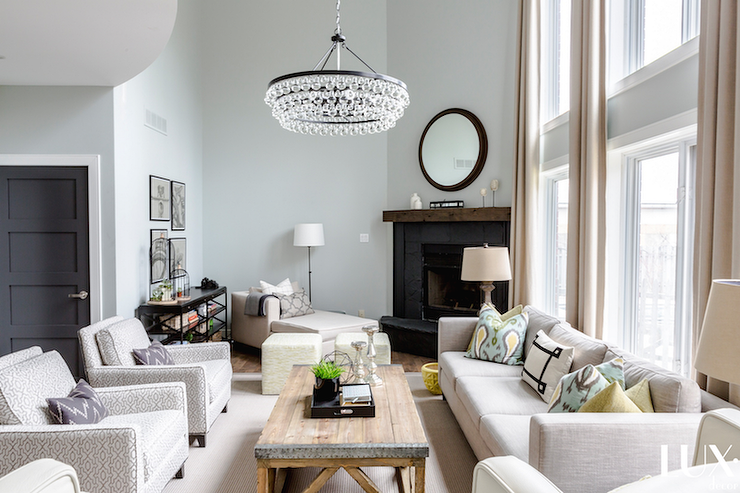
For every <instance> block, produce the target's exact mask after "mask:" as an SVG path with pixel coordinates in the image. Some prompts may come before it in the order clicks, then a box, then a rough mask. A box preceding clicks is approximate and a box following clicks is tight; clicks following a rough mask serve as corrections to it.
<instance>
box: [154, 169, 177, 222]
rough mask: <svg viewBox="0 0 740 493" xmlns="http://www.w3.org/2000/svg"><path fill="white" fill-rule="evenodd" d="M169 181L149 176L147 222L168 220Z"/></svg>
mask: <svg viewBox="0 0 740 493" xmlns="http://www.w3.org/2000/svg"><path fill="white" fill-rule="evenodd" d="M171 193H172V190H171V189H170V180H168V179H167V178H162V177H161V176H155V175H149V220H150V221H169V220H170V212H171V210H170V195H171Z"/></svg>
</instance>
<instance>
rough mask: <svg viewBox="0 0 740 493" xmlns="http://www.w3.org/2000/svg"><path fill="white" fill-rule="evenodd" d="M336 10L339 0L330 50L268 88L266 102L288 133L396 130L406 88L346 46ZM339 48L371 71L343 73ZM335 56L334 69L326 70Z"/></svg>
mask: <svg viewBox="0 0 740 493" xmlns="http://www.w3.org/2000/svg"><path fill="white" fill-rule="evenodd" d="M339 7H340V1H339V0H337V19H336V24H337V27H336V29H335V30H334V36H332V38H331V40H332V45H331V48H329V50H328V51H327V52H326V54H325V55H324V56H323V57H322V58H321V60H319V63H317V64H316V66H315V67H314V68H313V70H311V71H308V72H296V73H292V74H287V75H283V76H281V77H278V78H276V79H273V80H271V81H270V84H269V85H268V88H267V95H266V96H265V103H267V105H268V106H270V108H272V116H273V117H275V118H276V119H277V120H278V122H280V126H282V127H283V128H284V129H286V130H290V131H293V132H298V133H302V134H311V135H365V134H374V133H377V132H383V131H385V130H388V129H389V128H392V127H394V126H395V125H396V120H398V119H399V118H401V117H402V116H403V112H404V110H405V109H406V107H408V105H409V93H408V91H407V89H406V84H404V83H403V82H402V81H400V80H398V79H396V78H393V77H390V76H387V75H382V74H379V73H377V72H376V71H375V70H373V69H372V67H370V65H368V64H367V63H365V61H364V60H362V59H361V58H360V57H359V56H357V55H356V54H355V53H354V52H353V51H352V50H351V49H350V48H349V47H348V46H347V43H346V38H345V36H344V35H343V34H342V28H341V26H340V23H339V20H340V16H339ZM341 49H346V50H347V51H349V52H350V53H351V54H352V55H353V56H354V57H355V58H356V59H357V60H359V61H360V62H362V64H363V65H364V66H365V67H367V68H368V69H369V70H370V72H359V71H349V70H341V63H340V61H341V55H340V51H341ZM335 51H336V53H337V69H336V70H324V67H325V66H326V63H327V62H328V61H329V58H330V57H331V55H332V53H334V52H335ZM319 66H320V67H321V68H320V69H319ZM317 69H318V70H317Z"/></svg>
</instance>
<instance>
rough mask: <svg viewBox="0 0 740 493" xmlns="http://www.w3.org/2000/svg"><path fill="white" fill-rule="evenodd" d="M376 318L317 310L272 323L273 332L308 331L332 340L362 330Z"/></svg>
mask: <svg viewBox="0 0 740 493" xmlns="http://www.w3.org/2000/svg"><path fill="white" fill-rule="evenodd" d="M373 322H375V321H374V320H370V319H367V318H360V317H355V316H352V315H346V314H344V313H336V312H327V311H323V310H316V311H315V312H314V313H312V314H310V315H303V316H301V317H293V318H287V319H282V320H275V321H274V322H272V324H271V325H270V330H271V331H272V332H298V333H301V332H307V333H313V334H320V335H321V339H322V340H323V341H332V340H334V339H335V338H336V337H337V334H340V333H342V332H352V331H355V332H360V331H361V330H362V328H363V327H364V326H366V325H368V324H372V323H373Z"/></svg>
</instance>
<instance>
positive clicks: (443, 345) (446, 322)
mask: <svg viewBox="0 0 740 493" xmlns="http://www.w3.org/2000/svg"><path fill="white" fill-rule="evenodd" d="M477 323H478V318H476V317H441V318H440V319H439V323H438V325H437V361H439V355H440V354H442V353H444V352H445V351H465V350H467V348H468V344H469V343H470V339H472V338H473V332H475V325H476V324H477Z"/></svg>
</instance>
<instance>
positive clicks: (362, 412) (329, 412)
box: [311, 384, 375, 418]
mask: <svg viewBox="0 0 740 493" xmlns="http://www.w3.org/2000/svg"><path fill="white" fill-rule="evenodd" d="M350 385H352V384H350ZM342 387H344V385H342ZM311 417H312V418H374V417H375V398H374V397H373V396H372V389H371V390H370V403H369V404H353V405H351V406H342V405H341V404H340V403H339V395H337V397H336V398H335V399H334V400H333V401H317V400H316V393H315V392H314V393H313V394H312V395H311Z"/></svg>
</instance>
